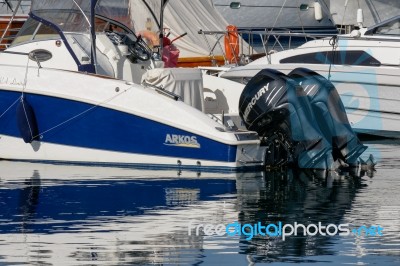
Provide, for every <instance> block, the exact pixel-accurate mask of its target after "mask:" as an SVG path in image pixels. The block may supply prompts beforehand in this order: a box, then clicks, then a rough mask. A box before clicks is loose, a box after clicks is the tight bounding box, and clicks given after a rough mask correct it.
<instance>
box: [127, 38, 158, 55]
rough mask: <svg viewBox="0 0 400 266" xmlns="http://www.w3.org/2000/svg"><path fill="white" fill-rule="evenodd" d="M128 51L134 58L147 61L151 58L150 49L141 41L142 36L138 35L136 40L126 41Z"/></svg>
mask: <svg viewBox="0 0 400 266" xmlns="http://www.w3.org/2000/svg"><path fill="white" fill-rule="evenodd" d="M127 45H128V51H129V52H130V53H131V55H132V56H133V57H134V58H137V59H139V60H141V61H147V60H149V59H150V58H151V54H152V51H151V50H150V48H149V47H148V46H147V44H146V43H145V42H144V41H143V39H142V37H141V36H140V35H139V36H138V37H137V39H136V41H130V42H128V43H127Z"/></svg>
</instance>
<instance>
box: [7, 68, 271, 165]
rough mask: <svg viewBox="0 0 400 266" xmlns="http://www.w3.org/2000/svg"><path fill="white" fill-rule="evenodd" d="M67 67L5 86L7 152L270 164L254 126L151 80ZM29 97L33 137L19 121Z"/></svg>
mask: <svg viewBox="0 0 400 266" xmlns="http://www.w3.org/2000/svg"><path fill="white" fill-rule="evenodd" d="M62 72H63V73H62V75H56V74H60V72H59V71H54V70H50V71H47V70H45V69H42V70H40V73H39V75H37V74H36V73H35V72H34V71H31V72H30V73H31V74H28V84H27V85H26V88H24V85H23V84H22V83H21V82H19V81H18V80H21V77H14V79H11V78H8V82H7V84H3V86H2V87H3V88H0V115H1V117H0V158H1V159H8V160H19V161H36V162H51V163H73V164H85V165H86V164H89V165H91V164H97V165H112V166H126V167H144V168H182V169H192V170H210V171H231V170H232V171H236V170H244V169H248V168H257V167H261V166H262V164H263V162H262V161H263V152H264V150H263V148H260V146H259V141H258V140H257V139H256V138H255V134H254V133H250V132H248V133H249V134H248V135H246V134H247V133H246V134H244V135H243V134H241V133H233V132H226V131H225V130H224V129H222V130H221V128H223V126H222V125H220V124H218V123H217V122H215V121H213V120H212V119H211V118H209V117H208V116H207V115H205V114H204V113H202V112H200V111H199V110H197V109H195V108H192V107H190V106H188V105H186V104H184V103H183V102H181V101H175V100H173V99H171V98H169V97H167V96H163V95H162V94H159V93H157V92H156V91H155V90H154V89H152V88H143V87H140V86H137V85H133V84H127V83H125V82H122V81H118V80H114V79H107V78H103V77H99V76H96V75H86V74H82V73H74V72H68V71H62ZM10 75H11V74H10ZM14 75H15V74H14ZM3 80H4V79H3ZM10 80H14V81H15V82H13V83H14V84H11V82H9V81H10ZM52 82H53V83H52ZM3 83H5V82H3ZM6 87H8V88H6ZM22 97H23V99H24V102H25V103H26V104H29V105H30V106H31V108H32V110H33V111H34V116H35V122H30V123H36V124H37V125H36V126H37V128H38V132H39V133H38V135H37V136H32V137H33V139H34V140H33V141H31V142H30V143H25V142H24V140H23V139H22V136H21V135H22V133H21V130H20V128H19V127H18V123H17V121H18V119H19V118H18V112H17V111H16V109H17V106H18V105H19V104H20V102H21V98H22ZM239 135H240V136H241V138H242V139H244V140H242V141H240V140H238V138H239V137H238V136H239Z"/></svg>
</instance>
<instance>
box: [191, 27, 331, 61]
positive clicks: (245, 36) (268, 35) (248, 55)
mask: <svg viewBox="0 0 400 266" xmlns="http://www.w3.org/2000/svg"><path fill="white" fill-rule="evenodd" d="M198 33H199V34H201V35H203V37H204V39H205V41H206V43H207V45H208V48H209V50H210V53H209V56H210V57H211V58H212V59H215V58H216V55H215V53H216V52H215V51H216V48H217V47H218V48H219V49H220V50H221V51H222V52H223V57H224V60H225V63H227V64H229V63H231V64H232V63H233V64H236V65H244V64H246V63H248V62H250V61H251V60H255V59H257V58H260V57H262V56H265V55H270V54H272V53H274V52H276V51H283V50H287V49H291V48H295V47H297V46H299V45H301V44H303V43H305V42H307V41H310V40H316V39H320V38H325V37H333V36H337V34H314V33H298V32H291V31H289V30H274V31H271V30H267V29H265V30H238V31H203V30H200V31H198ZM232 33H234V34H236V33H237V34H238V36H239V47H240V51H239V56H238V57H237V58H235V59H234V60H232V61H231V62H228V60H227V56H226V54H225V49H224V48H223V47H222V44H221V42H222V41H221V39H222V38H223V37H224V36H227V35H228V34H232ZM206 36H214V39H215V42H210V40H209V39H210V38H207V37H206ZM245 44H246V45H245ZM245 47H246V48H245ZM231 49H232V50H233V47H231ZM235 56H236V55H235ZM215 62H216V60H215Z"/></svg>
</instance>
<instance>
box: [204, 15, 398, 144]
mask: <svg viewBox="0 0 400 266" xmlns="http://www.w3.org/2000/svg"><path fill="white" fill-rule="evenodd" d="M266 51H267V53H268V54H267V55H266V56H264V57H262V58H260V59H258V60H255V61H253V62H251V63H250V64H248V65H245V66H240V67H233V68H230V69H228V70H226V69H225V71H223V72H222V73H220V74H219V77H220V78H222V79H218V78H216V77H208V78H210V79H212V80H213V82H206V84H207V86H206V87H208V88H213V87H222V86H225V85H227V84H229V85H230V86H232V87H236V88H237V90H238V91H240V90H241V89H243V88H244V86H245V83H246V82H247V81H248V80H249V78H250V77H253V76H254V75H256V74H257V73H258V72H259V71H260V70H262V69H265V68H271V69H275V70H279V71H282V72H283V73H286V74H288V73H290V72H291V71H292V70H293V69H295V68H298V67H306V68H308V69H311V70H313V71H315V72H317V73H319V74H321V75H323V76H324V77H325V78H327V79H329V80H330V81H331V82H332V83H333V84H334V85H335V87H336V88H337V90H338V92H339V94H340V96H341V99H342V101H343V103H344V106H345V108H346V111H347V114H348V117H349V121H350V123H351V125H352V127H353V128H354V129H355V130H356V131H357V132H359V133H366V134H372V135H376V136H382V137H395V138H400V123H399V121H400V109H399V104H400V88H399V86H400V74H399V73H400V71H399V70H400V16H397V17H394V18H392V19H389V20H386V21H384V22H381V23H379V24H377V25H375V26H373V27H370V28H362V29H360V30H359V31H358V30H356V31H353V32H352V33H351V34H349V35H338V36H335V37H329V38H323V39H318V40H313V41H309V42H307V43H305V44H304V45H302V46H300V47H298V48H295V49H289V50H285V51H281V52H274V51H271V50H268V49H266ZM224 84H225V85H224ZM215 104H217V103H215Z"/></svg>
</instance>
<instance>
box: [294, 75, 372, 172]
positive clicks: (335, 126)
mask: <svg viewBox="0 0 400 266" xmlns="http://www.w3.org/2000/svg"><path fill="white" fill-rule="evenodd" d="M288 76H289V77H290V78H292V79H293V80H294V81H295V82H296V83H298V84H300V85H301V86H302V87H303V89H304V91H305V94H306V95H307V98H308V99H309V101H310V103H311V107H312V110H313V112H314V116H315V118H316V121H317V123H318V125H319V127H320V129H321V131H322V133H323V134H324V137H325V138H326V139H327V140H328V141H329V142H330V143H332V148H333V158H334V160H338V159H340V160H341V161H343V162H345V163H347V164H349V165H354V164H356V163H357V159H358V157H359V156H360V155H361V154H362V153H363V152H364V151H365V150H366V149H367V147H366V146H364V145H362V144H361V143H360V141H359V139H358V137H357V135H356V134H355V133H354V131H353V129H352V128H351V126H350V123H349V120H348V118H347V114H346V110H345V108H344V105H343V102H342V101H341V99H340V96H339V93H338V92H337V90H336V88H335V86H334V85H333V84H332V83H331V82H330V81H329V80H327V79H326V78H324V77H323V76H321V75H320V74H318V73H316V72H314V71H312V70H309V69H306V68H296V69H294V70H293V71H292V72H290V73H289V75H288Z"/></svg>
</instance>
